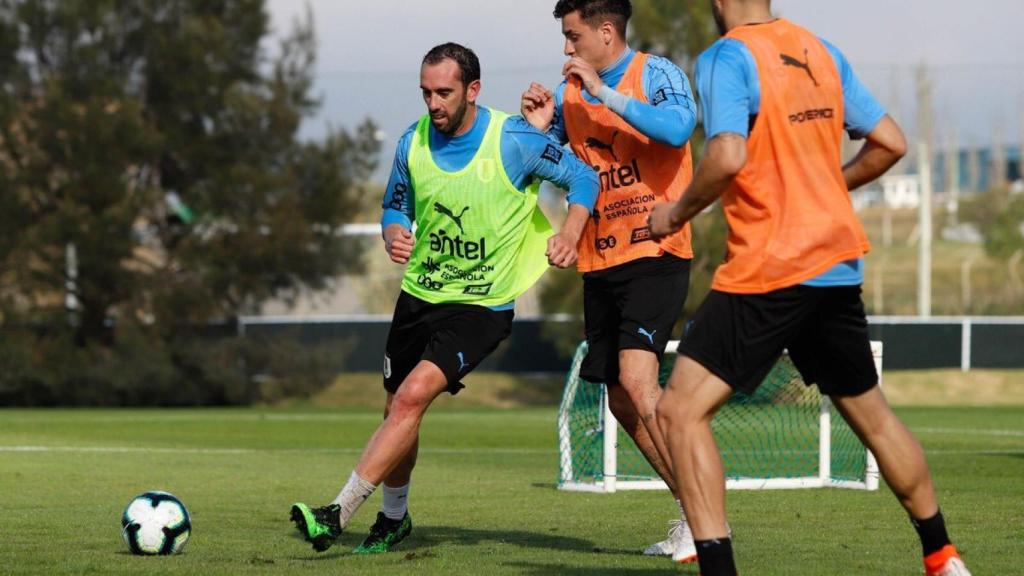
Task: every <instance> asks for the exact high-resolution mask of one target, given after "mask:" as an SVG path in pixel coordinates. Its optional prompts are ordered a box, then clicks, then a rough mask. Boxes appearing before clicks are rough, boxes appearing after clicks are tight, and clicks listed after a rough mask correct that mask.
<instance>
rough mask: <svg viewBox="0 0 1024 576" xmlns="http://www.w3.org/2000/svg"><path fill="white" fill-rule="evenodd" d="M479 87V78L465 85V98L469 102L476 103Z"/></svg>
mask: <svg viewBox="0 0 1024 576" xmlns="http://www.w3.org/2000/svg"><path fill="white" fill-rule="evenodd" d="M480 88H481V86H480V81H479V80H473V81H472V82H470V83H469V86H466V100H467V101H469V103H470V104H476V97H477V96H479V95H480Z"/></svg>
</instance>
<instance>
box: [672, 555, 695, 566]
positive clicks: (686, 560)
mask: <svg viewBox="0 0 1024 576" xmlns="http://www.w3.org/2000/svg"><path fill="white" fill-rule="evenodd" d="M696 561H697V555H696V554H694V555H693V556H687V557H686V558H683V559H682V560H676V564H692V563H694V562H696Z"/></svg>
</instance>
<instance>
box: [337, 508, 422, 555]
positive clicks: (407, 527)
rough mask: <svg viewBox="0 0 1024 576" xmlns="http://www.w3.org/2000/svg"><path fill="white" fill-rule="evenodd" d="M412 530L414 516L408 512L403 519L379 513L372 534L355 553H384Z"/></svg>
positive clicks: (371, 529) (371, 530)
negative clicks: (391, 517) (395, 518)
mask: <svg viewBox="0 0 1024 576" xmlns="http://www.w3.org/2000/svg"><path fill="white" fill-rule="evenodd" d="M410 532H412V518H411V517H410V516H409V513H408V512H406V513H405V516H402V519H401V520H392V519H390V518H388V517H387V516H385V515H384V513H383V512H378V513H377V521H376V522H374V523H373V526H372V527H371V528H370V535H369V536H367V537H366V540H363V543H362V544H360V545H359V547H358V548H356V549H355V550H353V551H352V553H353V554H383V553H384V552H388V551H390V550H391V548H392V547H393V546H395V545H396V544H398V543H399V542H401V541H402V540H404V539H405V537H406V536H408V535H409V533H410Z"/></svg>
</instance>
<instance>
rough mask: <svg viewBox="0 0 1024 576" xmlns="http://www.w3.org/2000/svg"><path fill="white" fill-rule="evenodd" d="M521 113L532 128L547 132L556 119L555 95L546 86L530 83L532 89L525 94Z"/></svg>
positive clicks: (520, 108)
mask: <svg viewBox="0 0 1024 576" xmlns="http://www.w3.org/2000/svg"><path fill="white" fill-rule="evenodd" d="M519 111H520V112H521V113H522V115H523V118H526V121H527V122H529V123H530V125H531V126H533V127H534V128H536V129H538V130H540V131H541V132H546V131H547V129H548V127H550V126H551V121H552V120H554V118H555V95H554V94H552V93H551V90H548V89H547V88H545V87H544V86H542V85H540V84H538V83H536V82H531V83H530V89H529V90H527V91H526V92H523V97H522V99H521V100H520V102H519Z"/></svg>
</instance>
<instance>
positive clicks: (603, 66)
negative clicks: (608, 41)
mask: <svg viewBox="0 0 1024 576" xmlns="http://www.w3.org/2000/svg"><path fill="white" fill-rule="evenodd" d="M628 49H629V46H627V45H626V43H625V42H614V43H612V45H611V46H609V49H608V53H607V54H606V55H605V57H604V58H602V61H601V62H596V63H595V66H594V69H595V70H597V73H598V74H604V73H605V72H607V71H608V70H609V69H611V68H612V67H613V66H615V65H616V64H618V63H619V62H620V61H621V60H622V57H623V56H624V55H625V54H626V50H628Z"/></svg>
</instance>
